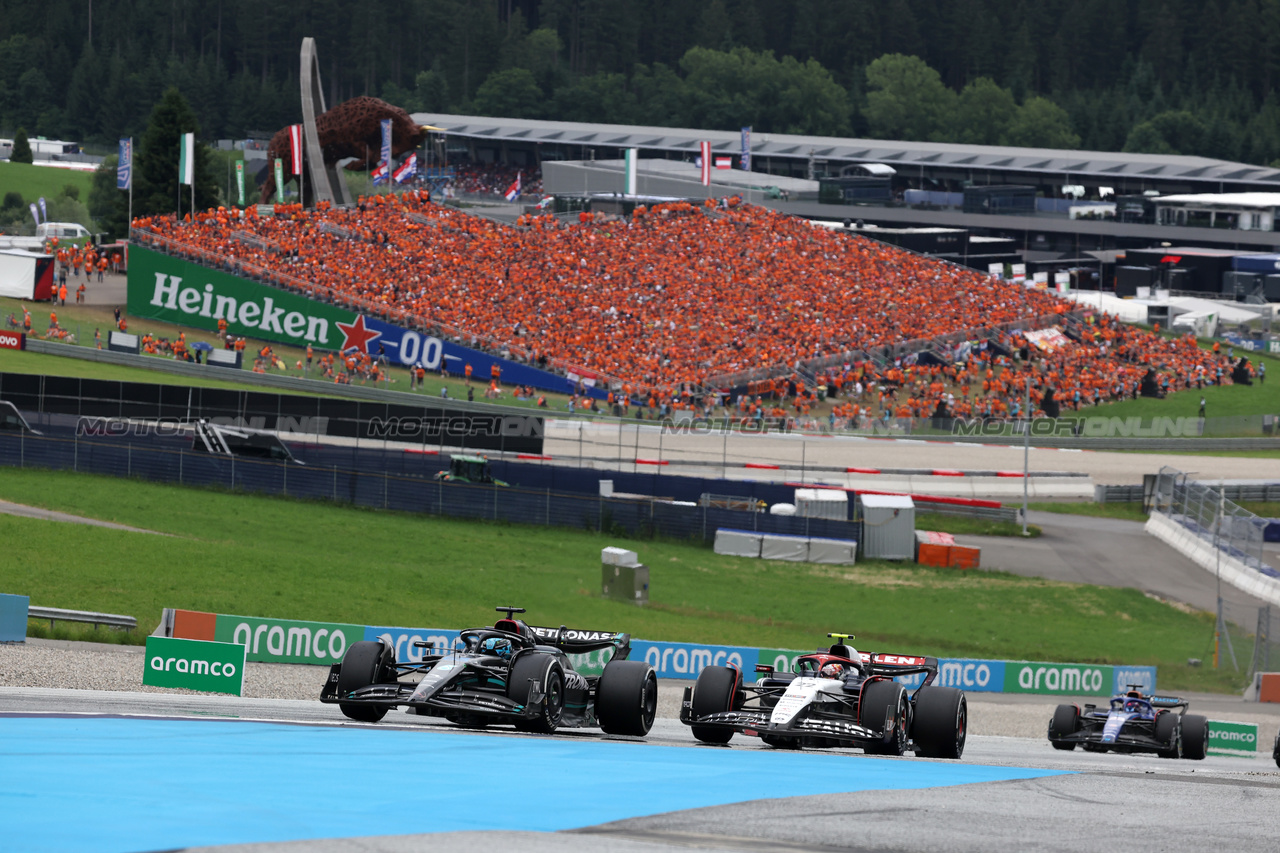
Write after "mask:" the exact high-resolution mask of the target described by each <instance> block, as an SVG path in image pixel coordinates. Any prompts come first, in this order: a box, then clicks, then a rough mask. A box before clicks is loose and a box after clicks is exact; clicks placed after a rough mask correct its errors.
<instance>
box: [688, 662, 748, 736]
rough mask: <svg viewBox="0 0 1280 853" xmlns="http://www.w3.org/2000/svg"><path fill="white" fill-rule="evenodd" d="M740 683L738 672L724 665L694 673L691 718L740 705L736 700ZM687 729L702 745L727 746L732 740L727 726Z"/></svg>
mask: <svg viewBox="0 0 1280 853" xmlns="http://www.w3.org/2000/svg"><path fill="white" fill-rule="evenodd" d="M741 681H742V676H741V673H739V672H738V670H736V669H734V668H733V667H728V666H709V667H707V668H705V669H704V670H702V672H700V673H698V680H697V682H695V683H694V686H693V717H694V719H697V718H698V717H705V716H707V715H708V714H720V713H723V712H725V711H732V710H734V709H735V708H738V707H740V706H741V705H742V702H741V700H740V699H739V693H740V689H739V685H740V684H741ZM691 728H692V729H693V736H694V737H696V738H697V739H698V740H700V741H702V742H703V743H728V742H729V741H730V740H732V738H733V729H731V728H728V727H724V728H721V727H720V726H692V727H691Z"/></svg>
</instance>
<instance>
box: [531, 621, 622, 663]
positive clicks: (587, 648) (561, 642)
mask: <svg viewBox="0 0 1280 853" xmlns="http://www.w3.org/2000/svg"><path fill="white" fill-rule="evenodd" d="M529 630H530V631H532V632H533V633H534V636H536V637H537V638H538V642H540V643H545V644H546V645H548V646H556V647H557V648H560V649H563V650H564V651H566V652H568V653H570V654H579V653H582V652H595V651H600V650H601V649H613V650H614V652H613V660H625V659H626V657H627V655H629V654H630V653H631V635H630V634H619V633H616V632H613V631H587V630H583V629H581V628H568V627H566V626H564V625H561V626H560V627H559V628H546V627H542V626H540V625H530V626H529Z"/></svg>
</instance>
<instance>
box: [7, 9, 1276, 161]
mask: <svg viewBox="0 0 1280 853" xmlns="http://www.w3.org/2000/svg"><path fill="white" fill-rule="evenodd" d="M304 35H311V36H314V37H315V38H316V40H317V43H318V48H319V53H320V58H321V63H322V75H323V78H324V84H325V88H326V96H327V98H328V99H329V102H330V103H336V102H338V101H341V100H344V99H346V98H349V97H352V96H355V95H361V94H375V95H379V96H381V97H384V98H386V99H387V100H390V101H393V102H395V103H398V104H400V105H402V106H404V107H406V108H408V109H410V110H428V111H434V112H454V113H462V114H488V115H502V116H513V117H529V118H545V119H563V120H579V121H600V122H627V123H636V124H651V125H667V126H688V127H706V128H716V129H736V128H737V127H739V126H742V125H748V124H749V125H753V126H754V127H755V128H756V129H757V131H760V132H798V133H813V134H830V135H842V136H850V135H853V136H871V137H878V138H899V139H929V140H939V141H955V142H971V143H985V144H1013V145H1039V146H1048V147H1079V148H1086V149H1099V150H1131V151H1146V152H1163V153H1182V154H1200V155H1204V156H1209V157H1217V158H1222V159H1228V160H1242V161H1246V162H1253V163H1273V162H1275V161H1277V160H1280V103H1278V102H1277V93H1276V91H1275V87H1276V84H1277V83H1280V0H1200V2H1190V0H705V2H699V3H688V2H677V0H401V2H394V3H393V2H387V0H365V2H362V3H360V4H347V3H338V2H335V0H300V2H294V3H288V4H263V3H251V2H247V0H201V2H197V0H40V2H36V0H0V130H2V131H4V132H5V133H7V134H12V133H13V132H14V131H15V130H16V129H17V128H19V127H24V128H26V129H27V130H28V132H30V133H32V134H33V135H35V134H39V135H44V136H50V137H63V138H69V139H76V140H84V141H86V142H90V143H95V142H96V143H101V144H107V143H110V142H111V141H112V140H114V139H115V138H116V137H118V136H123V135H135V136H136V135H138V134H139V133H140V132H141V131H142V129H143V128H144V127H145V125H146V121H147V117H148V115H149V114H150V110H151V108H152V106H153V105H154V104H155V103H156V102H157V101H158V100H159V98H160V95H161V93H162V92H163V91H164V90H165V89H166V88H167V87H168V86H170V85H176V86H177V87H178V88H179V89H180V90H181V92H182V94H183V95H184V96H185V97H186V98H187V100H188V101H189V102H190V103H191V105H192V107H193V109H194V110H195V112H196V115H197V116H198V117H199V121H200V128H201V135H202V137H204V138H206V139H214V138H227V137H237V136H244V135H246V134H247V133H249V132H250V131H268V132H269V131H274V130H275V129H277V128H279V127H280V126H282V125H284V124H287V123H289V122H292V121H296V120H297V119H298V118H299V115H300V109H299V105H298V85H297V74H298V47H299V44H300V41H301V39H302V37H303V36H304Z"/></svg>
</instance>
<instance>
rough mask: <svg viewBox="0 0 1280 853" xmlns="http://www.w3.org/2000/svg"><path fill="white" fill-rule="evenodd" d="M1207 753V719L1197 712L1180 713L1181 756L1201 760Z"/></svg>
mask: <svg viewBox="0 0 1280 853" xmlns="http://www.w3.org/2000/svg"><path fill="white" fill-rule="evenodd" d="M1208 754H1209V720H1208V719H1207V718H1205V717H1201V716H1200V715H1199V714H1183V715H1182V757H1183V758H1190V759H1192V760H1193V761H1203V760H1204V757H1205V756H1206V755H1208Z"/></svg>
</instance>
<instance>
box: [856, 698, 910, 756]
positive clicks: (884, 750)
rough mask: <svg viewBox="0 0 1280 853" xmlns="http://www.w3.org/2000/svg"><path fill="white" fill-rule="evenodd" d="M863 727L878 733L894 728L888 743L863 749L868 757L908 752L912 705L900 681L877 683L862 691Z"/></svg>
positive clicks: (860, 713)
mask: <svg viewBox="0 0 1280 853" xmlns="http://www.w3.org/2000/svg"><path fill="white" fill-rule="evenodd" d="M858 713H859V717H860V718H861V720H862V725H864V726H866V727H867V728H871V729H877V728H884V727H887V726H892V731H886V732H885V733H886V734H887V735H889V739H888V740H887V741H883V740H882V741H878V742H872V743H869V744H868V745H867V746H865V747H863V749H864V750H865V751H866V753H867V754H868V755H902V754H903V753H904V752H906V751H907V732H908V731H909V730H910V726H911V705H910V703H909V702H907V691H906V690H905V689H904V688H903V686H902V685H901V684H899V683H898V682H896V681H876V682H873V683H872V684H870V685H868V686H867V687H866V689H864V690H863V691H862V705H861V707H860V708H859V711H858Z"/></svg>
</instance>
